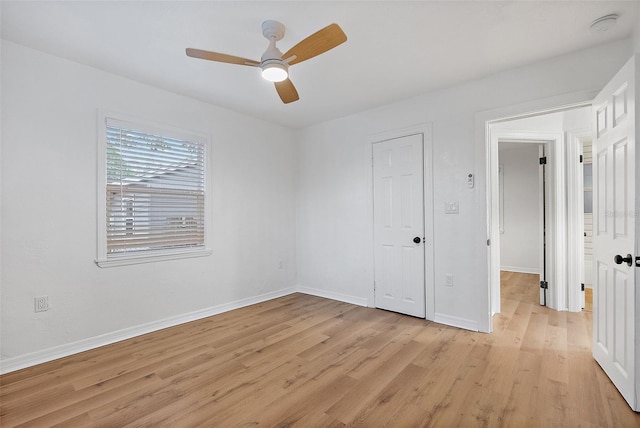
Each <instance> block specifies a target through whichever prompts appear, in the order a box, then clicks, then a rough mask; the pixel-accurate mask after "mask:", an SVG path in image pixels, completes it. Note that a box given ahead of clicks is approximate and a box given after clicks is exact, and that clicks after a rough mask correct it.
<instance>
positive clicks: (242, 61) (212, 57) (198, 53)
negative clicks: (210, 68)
mask: <svg viewBox="0 0 640 428" xmlns="http://www.w3.org/2000/svg"><path fill="white" fill-rule="evenodd" d="M187 56H190V57H192V58H200V59H208V60H209V61H217V62H226V63H228V64H238V65H248V66H251V67H258V66H259V65H260V62H259V61H254V60H252V59H247V58H241V57H239V56H233V55H227V54H222V53H218V52H209V51H203V50H200V49H192V48H187Z"/></svg>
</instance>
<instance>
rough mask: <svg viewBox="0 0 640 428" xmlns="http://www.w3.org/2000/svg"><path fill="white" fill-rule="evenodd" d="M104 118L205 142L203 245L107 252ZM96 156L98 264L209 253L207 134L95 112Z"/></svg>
mask: <svg viewBox="0 0 640 428" xmlns="http://www.w3.org/2000/svg"><path fill="white" fill-rule="evenodd" d="M107 119H111V120H116V121H118V122H122V123H127V124H129V125H130V126H131V128H132V129H135V130H136V131H141V132H147V133H150V134H155V135H162V136H166V137H172V138H177V139H182V140H187V141H193V142H197V143H201V144H203V145H204V148H205V153H204V172H205V182H204V246H203V247H200V248H175V249H163V250H149V251H138V252H135V253H120V254H108V253H107V215H106V213H107ZM97 140H98V144H97V145H98V156H97V171H98V174H97V213H96V214H97V215H96V217H97V257H96V260H95V262H96V264H97V265H98V266H100V267H113V266H125V265H132V264H139V263H148V262H157V261H163V260H176V259H183V258H191V257H205V256H209V255H211V253H212V251H211V249H210V245H211V242H212V241H211V229H212V228H211V218H212V216H211V205H212V204H211V163H212V162H211V156H210V153H211V144H210V139H209V137H208V135H206V134H202V133H197V132H193V131H187V130H184V129H180V128H176V127H172V126H167V125H164V124H158V123H154V122H151V121H148V120H144V119H140V118H135V117H132V116H129V115H126V114H122V113H114V112H109V111H105V110H99V111H98V139H97Z"/></svg>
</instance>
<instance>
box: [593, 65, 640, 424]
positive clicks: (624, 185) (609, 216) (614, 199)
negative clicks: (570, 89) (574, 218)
mask: <svg viewBox="0 0 640 428" xmlns="http://www.w3.org/2000/svg"><path fill="white" fill-rule="evenodd" d="M638 58H639V56H638V55H635V57H634V58H632V59H631V61H629V62H628V63H627V64H625V66H624V67H623V68H622V69H621V70H620V71H619V72H618V74H616V76H615V77H614V78H613V80H611V82H609V84H607V86H606V87H605V88H604V89H603V90H602V92H601V93H600V94H599V95H598V96H597V97H596V99H595V100H594V103H593V115H594V118H593V119H594V120H593V124H594V135H593V177H594V182H593V186H594V192H593V193H594V195H593V196H594V212H593V229H594V230H593V250H594V302H593V356H594V358H595V359H596V361H598V363H599V364H600V365H601V366H602V368H603V369H604V371H605V372H606V373H607V375H608V376H609V377H610V378H611V381H612V382H613V383H614V384H615V385H616V387H617V388H618V390H619V391H620V393H621V394H622V395H623V396H624V398H625V400H627V402H628V403H629V405H630V406H631V407H632V408H633V409H634V410H636V411H638V410H640V408H639V406H638V384H639V383H640V382H638V378H636V376H638V375H639V373H638V369H639V366H640V362H639V361H638V357H640V355H639V354H638V350H637V349H636V348H635V347H636V346H638V345H637V344H638V343H640V341H639V340H638V338H639V334H640V327H638V322H639V321H640V311H639V306H640V296H638V294H639V293H638V291H637V284H636V275H635V254H637V253H636V245H637V242H638V239H637V234H638V228H636V222H637V221H638V218H637V216H636V215H635V213H636V212H637V205H636V197H635V191H636V188H635V185H636V174H635V169H636V168H635V166H636V152H635V143H636V141H635V140H636V136H637V131H636V123H635V122H636V119H637V118H636V114H637V113H636V105H635V102H636V101H635V100H636V99H638V98H637V90H638V80H639V78H638V74H637V73H638ZM627 255H628V256H627ZM627 257H628V259H627ZM622 259H625V260H622Z"/></svg>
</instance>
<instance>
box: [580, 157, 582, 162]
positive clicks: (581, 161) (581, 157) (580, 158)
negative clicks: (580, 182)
mask: <svg viewBox="0 0 640 428" xmlns="http://www.w3.org/2000/svg"><path fill="white" fill-rule="evenodd" d="M580 163H582V155H580Z"/></svg>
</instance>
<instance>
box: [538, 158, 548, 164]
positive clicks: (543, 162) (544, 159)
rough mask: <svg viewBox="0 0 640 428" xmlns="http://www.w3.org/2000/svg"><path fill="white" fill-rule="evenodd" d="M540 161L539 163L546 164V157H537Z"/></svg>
mask: <svg viewBox="0 0 640 428" xmlns="http://www.w3.org/2000/svg"><path fill="white" fill-rule="evenodd" d="M539 161H540V165H546V164H547V157H546V156H543V157H541V158H540V159H539Z"/></svg>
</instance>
